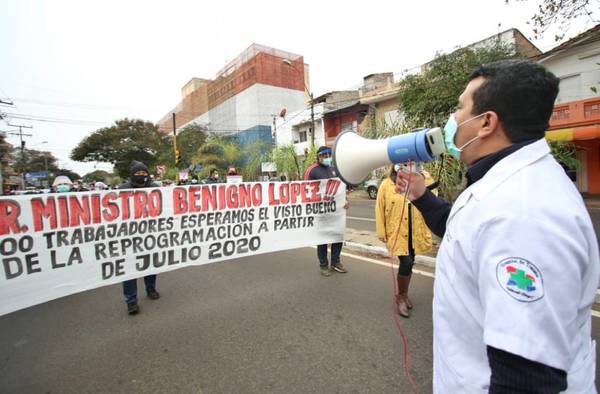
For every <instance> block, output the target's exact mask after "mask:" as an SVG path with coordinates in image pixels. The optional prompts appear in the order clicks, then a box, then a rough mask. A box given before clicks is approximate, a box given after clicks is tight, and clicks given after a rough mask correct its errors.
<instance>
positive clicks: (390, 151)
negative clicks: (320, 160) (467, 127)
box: [333, 127, 446, 186]
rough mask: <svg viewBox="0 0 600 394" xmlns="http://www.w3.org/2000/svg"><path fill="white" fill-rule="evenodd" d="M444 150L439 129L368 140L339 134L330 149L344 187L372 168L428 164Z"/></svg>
mask: <svg viewBox="0 0 600 394" xmlns="http://www.w3.org/2000/svg"><path fill="white" fill-rule="evenodd" d="M445 150H446V147H445V145H444V137H443V135H442V130H440V128H439V127H435V128H432V129H420V130H417V131H414V132H411V133H406V134H402V135H396V136H394V137H390V138H386V139H381V140H370V139H367V138H363V137H361V136H360V135H358V134H356V133H355V132H353V131H346V132H344V133H342V134H340V135H339V136H338V137H337V138H336V140H335V143H334V145H333V163H334V165H335V168H336V169H337V173H338V176H339V177H340V178H341V179H342V181H344V182H345V183H347V184H349V185H352V186H356V185H358V184H359V183H361V182H362V181H363V180H365V179H366V178H367V176H368V175H369V173H370V172H371V171H373V170H374V169H376V168H379V167H382V166H385V165H387V164H390V163H392V164H396V163H404V162H407V161H409V160H411V161H414V162H425V161H432V160H435V159H436V158H438V157H439V156H440V155H441V154H442V153H444V151H445Z"/></svg>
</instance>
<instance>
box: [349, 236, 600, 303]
mask: <svg viewBox="0 0 600 394" xmlns="http://www.w3.org/2000/svg"><path fill="white" fill-rule="evenodd" d="M344 245H345V246H346V248H347V249H349V250H353V251H355V252H360V253H369V254H374V255H377V256H381V257H389V256H390V254H389V253H388V250H387V249H386V248H384V247H381V246H372V245H365V244H360V243H357V242H352V241H346V242H345V243H344ZM415 263H417V264H422V265H425V266H427V267H431V268H435V258H433V257H429V256H421V255H417V256H415ZM597 296H598V297H600V295H597Z"/></svg>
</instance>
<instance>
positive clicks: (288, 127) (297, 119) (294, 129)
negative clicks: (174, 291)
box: [275, 103, 325, 155]
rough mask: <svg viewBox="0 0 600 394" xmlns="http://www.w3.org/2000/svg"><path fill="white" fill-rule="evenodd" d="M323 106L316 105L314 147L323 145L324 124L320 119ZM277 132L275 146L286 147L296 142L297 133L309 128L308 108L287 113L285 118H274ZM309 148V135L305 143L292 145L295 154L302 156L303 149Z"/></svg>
mask: <svg viewBox="0 0 600 394" xmlns="http://www.w3.org/2000/svg"><path fill="white" fill-rule="evenodd" d="M323 109H324V105H323V104H322V103H321V104H316V105H315V108H314V112H315V145H317V146H321V145H325V136H324V132H323V130H324V123H323V119H322V116H323V115H322V114H323ZM276 122H277V130H276V131H275V134H276V143H277V146H283V145H288V144H290V143H293V142H294V141H295V140H298V138H297V137H298V136H297V134H298V132H300V131H304V130H308V128H309V127H310V108H305V109H302V110H299V111H294V112H288V113H287V115H286V117H285V118H280V117H277V118H276ZM309 147H310V135H307V140H306V142H298V143H295V144H294V149H295V151H296V154H298V155H304V149H306V148H309Z"/></svg>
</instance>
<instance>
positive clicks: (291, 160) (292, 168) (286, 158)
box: [271, 142, 304, 179]
mask: <svg viewBox="0 0 600 394" xmlns="http://www.w3.org/2000/svg"><path fill="white" fill-rule="evenodd" d="M271 158H272V159H271V160H272V161H273V162H274V163H275V168H277V172H278V173H279V174H287V176H288V177H289V178H290V179H294V175H298V177H301V176H302V175H304V171H302V167H301V164H302V163H301V161H300V160H299V159H298V157H297V156H296V150H295V148H294V143H293V142H290V143H289V144H287V145H283V146H278V147H276V148H275V149H273V151H272V152H271Z"/></svg>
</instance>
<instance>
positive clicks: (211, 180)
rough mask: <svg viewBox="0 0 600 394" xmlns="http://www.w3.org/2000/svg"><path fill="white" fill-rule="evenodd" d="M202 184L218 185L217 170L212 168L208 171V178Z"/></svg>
mask: <svg viewBox="0 0 600 394" xmlns="http://www.w3.org/2000/svg"><path fill="white" fill-rule="evenodd" d="M202 183H205V184H211V183H219V170H217V169H216V168H213V169H212V170H210V175H209V176H208V178H206V179H204V180H203V181H202Z"/></svg>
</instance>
